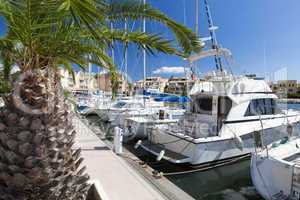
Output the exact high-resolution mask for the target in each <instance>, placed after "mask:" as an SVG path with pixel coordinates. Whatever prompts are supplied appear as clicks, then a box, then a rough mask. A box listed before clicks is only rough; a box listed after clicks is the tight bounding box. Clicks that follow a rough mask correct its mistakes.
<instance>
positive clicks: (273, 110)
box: [245, 98, 281, 116]
mask: <svg viewBox="0 0 300 200" xmlns="http://www.w3.org/2000/svg"><path fill="white" fill-rule="evenodd" d="M280 112H281V110H280V108H279V107H278V106H277V102H276V100H275V99H271V98H262V99H253V100H251V101H250V104H249V106H248V108H247V111H246V113H245V116H258V115H274V114H278V113H280Z"/></svg>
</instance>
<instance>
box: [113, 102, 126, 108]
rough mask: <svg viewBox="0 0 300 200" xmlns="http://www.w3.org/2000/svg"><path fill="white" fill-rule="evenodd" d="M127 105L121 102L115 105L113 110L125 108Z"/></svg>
mask: <svg viewBox="0 0 300 200" xmlns="http://www.w3.org/2000/svg"><path fill="white" fill-rule="evenodd" d="M126 104H127V103H126V102H124V101H119V102H117V103H115V105H113V106H112V107H113V108H123V107H124V106H125V105H126Z"/></svg>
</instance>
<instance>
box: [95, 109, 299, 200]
mask: <svg viewBox="0 0 300 200" xmlns="http://www.w3.org/2000/svg"><path fill="white" fill-rule="evenodd" d="M282 107H288V108H289V109H295V110H300V104H288V105H287V106H284V105H282ZM89 120H93V119H89ZM133 145H134V144H129V145H126V148H127V149H128V150H129V151H131V152H132V153H134V154H135V155H136V156H138V157H139V158H140V159H142V160H144V161H145V162H146V163H148V164H149V165H150V166H151V167H152V168H153V169H155V170H157V171H159V172H164V173H169V172H179V171H189V170H193V169H192V168H191V167H188V166H176V165H173V164H170V163H167V162H164V161H162V162H159V163H157V162H156V161H155V158H154V157H153V156H151V155H150V154H149V153H147V152H145V151H143V150H141V149H138V151H137V150H135V149H134V148H133ZM166 177H167V178H168V179H169V180H170V181H171V182H173V183H174V184H175V185H177V186H178V187H180V188H181V189H182V190H184V191H185V192H186V193H188V194H189V195H191V196H192V197H194V198H195V199H197V200H260V199H262V197H260V195H259V194H258V193H257V192H256V190H255V188H254V186H253V184H252V181H251V177H250V160H249V159H244V160H241V161H238V162H236V163H233V164H230V165H226V166H222V167H218V168H214V169H211V170H206V171H199V172H194V173H187V174H181V175H170V176H166Z"/></svg>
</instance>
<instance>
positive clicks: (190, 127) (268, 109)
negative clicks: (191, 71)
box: [141, 71, 300, 165]
mask: <svg viewBox="0 0 300 200" xmlns="http://www.w3.org/2000/svg"><path fill="white" fill-rule="evenodd" d="M190 96H191V103H190V106H189V108H188V111H187V112H186V113H185V114H184V117H182V119H181V120H180V121H179V122H178V123H177V124H176V125H170V126H167V127H163V128H162V127H158V128H155V129H153V130H152V132H151V134H148V139H147V140H145V141H143V142H142V143H141V147H142V148H144V149H145V150H146V151H149V152H150V153H152V154H154V155H156V156H158V155H160V156H162V155H163V156H162V158H163V159H165V160H167V161H170V162H172V163H188V164H191V165H202V164H212V163H219V162H224V161H227V160H230V159H233V158H238V157H243V156H245V155H250V153H251V152H254V149H255V148H254V144H253V133H254V132H257V131H258V132H262V138H263V141H264V144H266V145H267V144H270V143H272V142H274V141H277V140H279V139H281V138H283V137H284V136H286V131H285V130H286V126H287V125H292V124H295V123H298V122H299V120H300V116H299V112H298V111H294V110H281V109H279V107H278V105H277V99H278V97H277V96H276V95H275V94H274V93H273V92H272V90H271V89H270V87H269V86H268V84H267V83H266V82H265V81H264V80H255V79H250V78H247V77H243V76H241V77H234V76H233V75H230V74H227V73H226V72H225V71H222V72H221V71H219V72H217V73H214V76H213V77H212V78H211V79H210V80H209V81H205V82H202V83H199V84H195V85H194V88H193V89H192V90H191V94H190Z"/></svg>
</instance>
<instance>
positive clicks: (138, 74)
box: [0, 0, 300, 81]
mask: <svg viewBox="0 0 300 200" xmlns="http://www.w3.org/2000/svg"><path fill="white" fill-rule="evenodd" d="M147 2H148V3H150V4H151V5H153V6H154V7H156V8H158V9H160V10H161V11H163V12H164V13H166V14H167V15H168V16H169V17H171V18H173V19H175V20H176V21H178V22H180V23H185V24H186V25H187V26H188V27H190V28H192V29H194V28H195V0H147ZM200 2H201V3H200V15H199V20H200V23H199V31H200V35H201V36H208V31H207V30H208V28H207V27H208V25H207V18H206V16H205V13H204V11H205V10H204V5H203V0H200ZM209 3H210V6H211V12H212V15H213V19H214V23H215V25H216V26H218V27H219V30H218V31H217V37H218V40H219V42H220V44H221V45H222V46H223V47H226V48H229V49H230V50H231V51H232V53H233V56H234V63H233V65H232V66H231V67H227V70H228V71H233V72H234V73H235V74H244V73H256V74H258V75H259V76H265V75H266V76H269V74H272V73H274V72H275V71H278V70H280V69H282V68H287V71H288V78H289V79H297V80H299V81H300V76H299V75H298V74H299V71H298V69H299V64H300V24H299V19H300V12H299V9H300V1H299V0H248V1H245V0H209ZM184 13H186V15H184ZM140 25H141V23H140V22H137V23H135V25H134V26H133V24H130V28H137V27H140ZM4 27H5V26H4V22H3V20H1V19H0V34H3V33H4ZM147 29H148V31H150V32H159V33H162V34H163V35H164V36H166V37H168V38H169V37H172V34H171V33H170V32H169V31H167V29H165V28H163V26H161V25H159V24H155V23H153V22H151V23H149V22H148V23H147ZM115 53H116V63H117V64H118V66H119V68H120V69H122V70H123V69H124V65H122V58H123V55H122V48H121V47H118V48H116V50H115ZM128 54H129V70H128V72H129V75H130V76H131V77H132V78H133V80H138V79H141V78H142V76H143V65H142V54H141V53H138V52H137V50H136V48H135V47H133V46H131V47H130V48H129V52H128ZM163 66H170V67H172V66H174V67H179V66H187V63H186V62H184V61H183V60H182V59H181V58H178V57H175V56H167V55H163V54H158V55H156V56H147V75H148V76H151V75H154V74H153V71H155V70H157V69H158V68H160V67H163ZM95 70H96V68H95V69H94V71H95ZM211 70H214V64H213V62H212V59H205V60H203V61H201V62H199V63H197V72H198V73H199V74H203V73H205V72H207V71H211ZM281 71H282V70H281ZM161 75H162V76H170V75H171V74H161ZM173 75H178V76H180V74H173ZM181 75H182V74H181Z"/></svg>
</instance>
